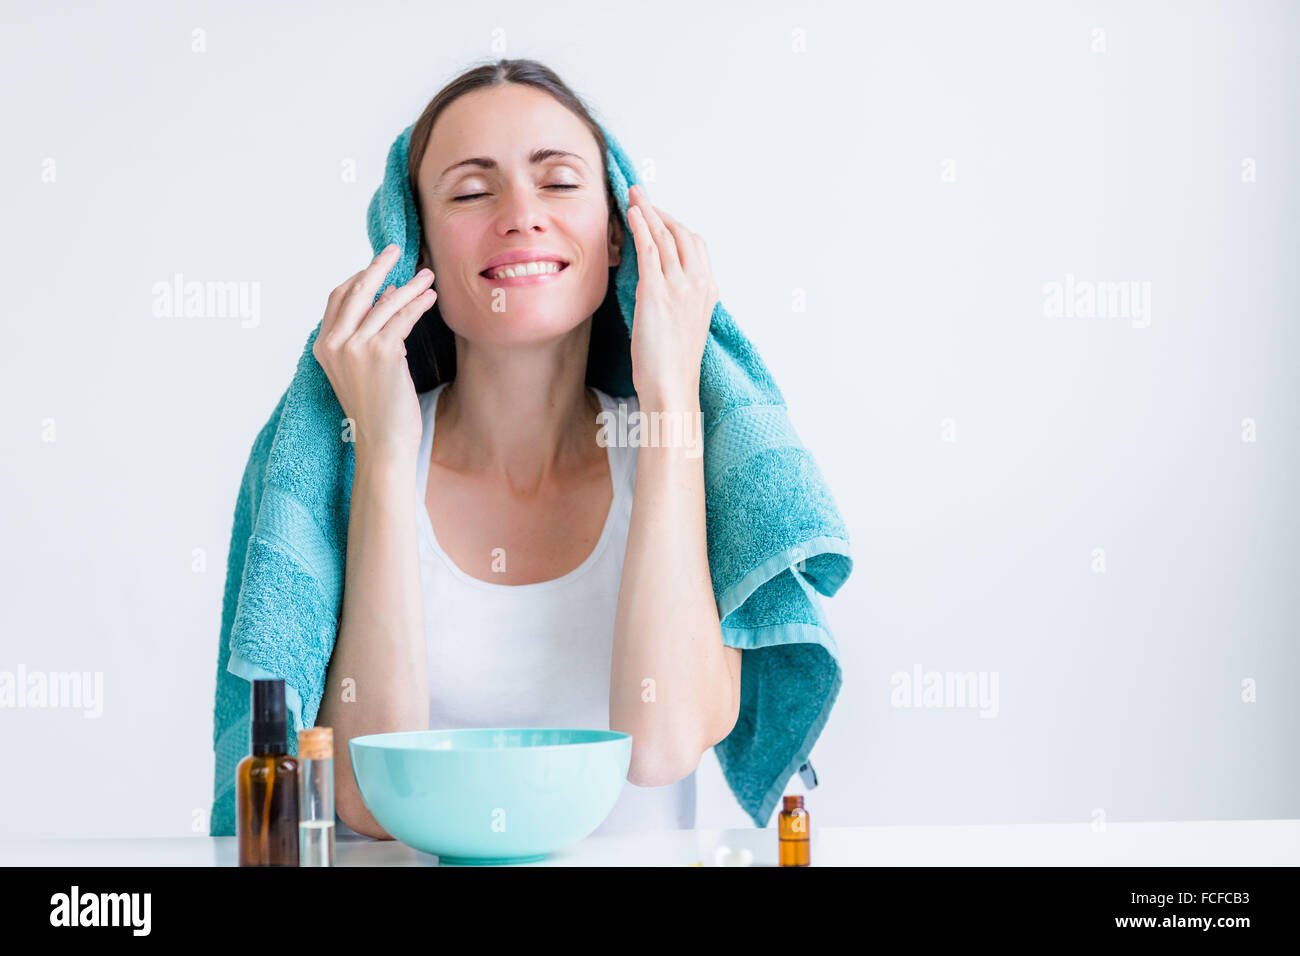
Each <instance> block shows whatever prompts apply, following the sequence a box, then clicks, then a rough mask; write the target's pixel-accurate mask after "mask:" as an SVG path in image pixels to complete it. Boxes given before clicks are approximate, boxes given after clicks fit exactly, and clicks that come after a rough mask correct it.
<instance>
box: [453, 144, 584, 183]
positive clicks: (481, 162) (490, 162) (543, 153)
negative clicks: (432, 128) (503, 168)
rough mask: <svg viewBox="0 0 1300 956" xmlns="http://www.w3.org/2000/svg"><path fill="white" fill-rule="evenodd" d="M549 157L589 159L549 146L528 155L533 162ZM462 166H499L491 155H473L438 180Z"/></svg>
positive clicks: (455, 164) (481, 167)
mask: <svg viewBox="0 0 1300 956" xmlns="http://www.w3.org/2000/svg"><path fill="white" fill-rule="evenodd" d="M548 159H576V160H578V161H579V162H580V163H582V165H584V166H587V161H586V160H585V159H583V158H582V157H581V156H579V155H578V154H577V153H571V152H569V151H568V150H565V149H549V148H542V149H535V150H533V152H532V155H531V156H529V157H528V161H529V162H530V163H533V164H536V163H544V162H546V161H547V160H548ZM461 166H476V167H478V168H479V169H496V168H498V164H497V161H496V160H495V159H493V158H492V157H491V156H471V157H470V158H469V159H462V160H461V161H460V162H458V163H452V164H451V165H450V166H448V167H447V168H446V169H444V170H443V171H442V175H440V176H439V177H438V182H442V180H443V178H444V177H446V175H447V174H448V173H449V172H451V171H452V170H453V169H457V168H459V167H461ZM588 169H590V166H588Z"/></svg>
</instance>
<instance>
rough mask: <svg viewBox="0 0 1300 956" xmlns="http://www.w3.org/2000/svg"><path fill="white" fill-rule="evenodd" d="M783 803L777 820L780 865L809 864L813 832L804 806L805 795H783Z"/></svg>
mask: <svg viewBox="0 0 1300 956" xmlns="http://www.w3.org/2000/svg"><path fill="white" fill-rule="evenodd" d="M781 803H782V805H781V815H780V818H779V819H778V821H777V823H778V830H779V833H780V841H781V843H780V848H781V852H780V865H781V866H809V865H811V855H810V853H809V847H810V838H811V835H812V834H811V833H810V830H809V825H810V818H809V816H808V811H807V810H805V809H804V808H803V796H802V795H801V794H796V795H794V796H789V797H782V798H781Z"/></svg>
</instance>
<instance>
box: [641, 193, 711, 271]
mask: <svg viewBox="0 0 1300 956" xmlns="http://www.w3.org/2000/svg"><path fill="white" fill-rule="evenodd" d="M651 208H653V209H654V211H655V212H656V213H658V214H659V218H660V219H662V220H663V221H664V225H665V226H667V227H668V231H669V232H671V233H672V234H673V240H674V241H675V242H676V243H677V257H678V258H679V259H681V262H682V271H683V272H687V273H694V272H695V270H696V269H697V268H699V263H698V261H697V260H696V249H695V238H694V234H693V233H692V232H691V231H690V230H689V229H687V228H686V227H685V226H683V225H682V224H681V223H680V222H678V221H677V220H676V219H674V218H673V217H672V216H670V215H668V213H666V212H664V211H663V210H662V209H660V208H659V207H658V206H653V207H651Z"/></svg>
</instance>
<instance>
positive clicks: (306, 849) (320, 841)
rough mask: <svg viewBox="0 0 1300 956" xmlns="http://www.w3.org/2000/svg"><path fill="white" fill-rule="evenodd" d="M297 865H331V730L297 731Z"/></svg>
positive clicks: (332, 745) (310, 729) (332, 757)
mask: <svg viewBox="0 0 1300 956" xmlns="http://www.w3.org/2000/svg"><path fill="white" fill-rule="evenodd" d="M298 865H299V866H333V865H334V731H333V730H332V729H331V728H329V727H309V728H308V729H306V730H304V731H302V732H300V733H299V734H298Z"/></svg>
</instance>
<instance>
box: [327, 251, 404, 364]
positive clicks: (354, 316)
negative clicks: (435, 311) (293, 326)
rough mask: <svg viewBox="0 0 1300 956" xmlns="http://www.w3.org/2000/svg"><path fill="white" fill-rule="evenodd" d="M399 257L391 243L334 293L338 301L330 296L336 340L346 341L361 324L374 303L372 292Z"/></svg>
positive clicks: (333, 333) (398, 252)
mask: <svg viewBox="0 0 1300 956" xmlns="http://www.w3.org/2000/svg"><path fill="white" fill-rule="evenodd" d="M401 253H402V249H401V246H399V245H398V244H397V243H395V242H394V243H391V244H390V245H389V246H388V247H387V248H385V249H384V250H383V251H381V252H380V253H379V255H377V256H375V257H374V258H373V259H371V260H370V265H368V266H366V267H365V268H364V269H362V270H361V271H360V272H358V273H357V274H356V275H354V276H353V277H352V278H351V279H350V280H349V281H347V282H345V283H344V284H343V285H341V286H339V287H338V288H337V289H335V290H334V294H335V295H338V298H337V299H335V298H334V295H331V296H330V298H331V301H332V302H333V303H334V304H335V305H336V306H337V307H336V308H335V309H334V310H333V311H334V313H335V315H334V322H333V323H331V325H332V328H331V332H332V335H333V337H334V338H335V339H336V340H338V341H346V340H347V339H348V338H350V337H351V336H352V333H353V332H355V331H356V330H357V326H358V325H360V324H361V320H362V319H364V318H365V316H366V313H367V312H369V311H370V307H371V305H373V304H374V302H375V291H376V290H377V289H378V288H379V283H381V282H383V281H384V277H385V276H387V275H388V273H389V272H391V271H392V268H393V266H394V264H396V262H397V259H398V256H400V255H401Z"/></svg>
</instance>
